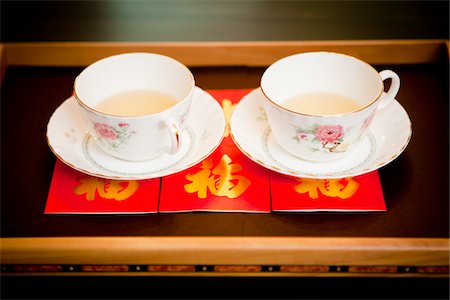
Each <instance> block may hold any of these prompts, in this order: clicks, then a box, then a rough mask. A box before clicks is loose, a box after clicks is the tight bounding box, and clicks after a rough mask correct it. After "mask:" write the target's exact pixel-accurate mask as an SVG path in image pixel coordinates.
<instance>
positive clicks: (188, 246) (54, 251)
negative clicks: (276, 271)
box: [2, 237, 449, 266]
mask: <svg viewBox="0 0 450 300" xmlns="http://www.w3.org/2000/svg"><path fill="white" fill-rule="evenodd" d="M448 250H449V241H448V239H423V238H422V239H420V238H416V239H395V238H359V239H355V238H328V239H323V238H283V237H271V238H269V237H253V238H243V237H225V238H221V237H154V238H147V237H127V238H123V237H122V238H117V237H116V238H115V237H97V238H84V237H74V238H6V239H3V240H2V263H3V264H22V265H27V264H28V265H33V264H34V265H39V264H42V265H51V264H63V265H71V264H73V265H148V264H150V265H227V266H233V265H238V266H239V265H244V266H245V265H269V266H270V265H294V266H296V265H300V266H304V265H312V266H314V265H318V266H445V265H446V264H447V263H448V261H449V252H448ZM281 253H282V255H280V254H281Z"/></svg>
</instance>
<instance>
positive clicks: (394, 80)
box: [378, 70, 400, 109]
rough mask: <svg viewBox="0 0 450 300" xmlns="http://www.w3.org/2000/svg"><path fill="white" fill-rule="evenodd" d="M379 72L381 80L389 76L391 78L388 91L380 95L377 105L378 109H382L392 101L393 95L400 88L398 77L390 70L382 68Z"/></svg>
mask: <svg viewBox="0 0 450 300" xmlns="http://www.w3.org/2000/svg"><path fill="white" fill-rule="evenodd" d="M379 74H380V77H381V79H382V80H383V81H385V80H386V79H389V78H390V79H391V86H390V87H389V91H387V92H386V94H384V95H383V96H382V97H383V98H382V99H381V101H380V104H379V105H378V109H383V108H385V107H388V106H389V105H390V104H391V103H392V102H393V101H394V98H395V96H397V93H398V90H399V89H400V77H398V75H397V74H396V73H395V72H393V71H391V70H383V71H381V72H380V73H379Z"/></svg>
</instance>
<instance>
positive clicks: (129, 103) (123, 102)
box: [95, 90, 177, 116]
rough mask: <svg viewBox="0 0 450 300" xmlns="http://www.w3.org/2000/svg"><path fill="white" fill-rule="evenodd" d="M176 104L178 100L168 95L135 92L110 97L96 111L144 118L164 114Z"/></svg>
mask: <svg viewBox="0 0 450 300" xmlns="http://www.w3.org/2000/svg"><path fill="white" fill-rule="evenodd" d="M175 104H177V100H176V99H175V98H174V97H173V96H171V95H168V94H166V93H162V92H158V91H152V90H135V91H127V92H122V93H117V94H114V95H112V96H109V97H107V98H105V99H103V100H102V101H101V102H100V103H99V104H98V105H97V106H96V107H95V109H96V110H98V111H101V112H103V113H106V114H110V115H116V116H143V115H149V114H155V113H159V112H162V111H164V110H166V109H168V108H170V107H172V106H174V105H175Z"/></svg>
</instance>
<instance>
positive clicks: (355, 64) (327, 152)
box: [261, 52, 400, 162]
mask: <svg viewBox="0 0 450 300" xmlns="http://www.w3.org/2000/svg"><path fill="white" fill-rule="evenodd" d="M388 78H390V79H391V85H390V88H389V90H388V91H387V92H386V93H384V92H383V91H384V84H383V81H384V80H386V79H388ZM399 87H400V78H399V77H398V75H397V74H395V73H394V72H393V71H391V70H384V71H381V72H378V71H376V70H375V68H373V67H372V66H371V65H369V64H368V63H366V62H364V61H361V60H359V59H357V58H354V57H351V56H348V55H344V54H339V53H330V52H307V53H300V54H294V55H291V56H288V57H285V58H282V59H280V60H278V61H276V62H275V63H273V64H272V65H270V66H269V67H268V68H267V70H266V71H265V72H264V74H263V76H262V78H261V90H262V92H263V94H264V95H265V98H266V99H265V104H264V106H265V111H266V114H267V117H268V121H269V125H270V128H271V130H272V134H273V137H274V138H275V140H276V141H277V143H278V144H279V145H280V146H281V147H282V148H283V149H284V150H286V151H287V152H289V153H291V154H292V155H294V156H296V157H298V158H301V159H304V160H308V161H313V162H330V161H333V160H337V159H340V158H343V157H345V156H346V155H348V154H349V153H351V151H352V150H354V149H355V148H356V147H357V146H358V143H359V142H360V141H361V140H362V139H363V138H364V136H365V135H366V134H367V131H368V127H369V125H370V123H371V121H372V118H373V117H374V115H375V114H376V112H377V111H378V110H380V109H384V108H386V107H388V106H389V104H390V103H392V102H393V99H394V98H395V96H396V94H397V92H398V90H399Z"/></svg>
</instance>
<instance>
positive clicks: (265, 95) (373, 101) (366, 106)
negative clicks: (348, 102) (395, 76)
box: [259, 51, 384, 118]
mask: <svg viewBox="0 0 450 300" xmlns="http://www.w3.org/2000/svg"><path fill="white" fill-rule="evenodd" d="M311 53H322V54H332V55H337V56H344V57H346V58H350V59H352V60H356V61H358V62H361V63H363V64H365V65H366V66H368V67H370V68H371V69H372V70H373V71H374V72H375V73H376V74H377V77H378V78H379V79H380V81H381V90H380V92H379V93H378V96H377V97H376V98H375V99H374V100H372V101H371V102H369V103H368V104H366V105H365V106H363V107H361V108H359V109H357V110H353V111H350V112H347V113H343V114H333V115H312V114H306V113H300V112H297V111H293V110H290V109H288V108H285V107H283V106H281V105H279V104H278V103H276V102H275V101H274V100H272V99H270V97H269V96H268V95H267V94H266V92H264V88H263V86H262V78H263V77H264V74H266V72H267V70H268V69H269V68H270V67H271V66H272V65H274V64H276V63H278V62H280V61H282V60H285V59H287V58H289V57H293V56H296V55H303V54H311ZM272 65H271V66H269V67H268V68H267V69H266V70H265V71H264V73H263V75H262V76H261V80H260V83H259V86H260V88H261V91H262V93H263V95H264V97H265V98H267V99H268V100H269V101H270V102H271V103H272V104H274V105H275V106H277V107H279V108H281V109H282V110H285V111H288V112H291V113H293V114H297V115H302V116H308V117H316V118H329V117H342V116H346V115H350V114H353V113H357V112H360V111H362V110H365V109H366V108H368V107H370V106H372V105H373V104H375V103H376V102H377V101H378V99H380V97H381V95H382V94H383V91H384V89H383V87H384V84H383V79H382V78H381V76H380V73H379V72H378V71H377V70H376V69H375V68H374V67H373V66H372V65H370V64H369V63H367V62H365V61H363V60H360V59H358V58H356V57H353V56H350V55H347V54H343V53H337V52H329V51H317V52H303V53H299V54H293V55H289V56H286V57H283V58H281V59H279V60H277V61H275V62H274V63H273V64H272Z"/></svg>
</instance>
